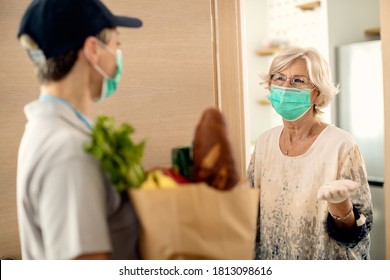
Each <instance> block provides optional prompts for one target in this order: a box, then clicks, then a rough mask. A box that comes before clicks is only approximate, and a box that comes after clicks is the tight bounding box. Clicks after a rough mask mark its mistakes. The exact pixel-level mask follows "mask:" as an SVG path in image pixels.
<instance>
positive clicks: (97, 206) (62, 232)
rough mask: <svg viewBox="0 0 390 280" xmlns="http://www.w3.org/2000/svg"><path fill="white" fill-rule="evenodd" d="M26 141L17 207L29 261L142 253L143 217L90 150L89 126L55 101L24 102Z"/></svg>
mask: <svg viewBox="0 0 390 280" xmlns="http://www.w3.org/2000/svg"><path fill="white" fill-rule="evenodd" d="M25 114H26V116H27V119H28V123H27V125H26V128H25V132H24V135H23V138H22V141H21V144H20V147H19V155H18V173H17V211H18V212H17V213H18V223H19V234H20V242H21V249H22V258H23V259H72V258H75V257H77V256H79V255H83V254H93V253H103V252H109V253H111V258H112V259H136V258H138V250H137V241H138V234H139V233H138V231H139V230H138V229H139V226H138V221H137V219H136V215H135V212H134V209H133V207H132V205H131V204H130V202H129V201H126V200H123V199H121V198H120V196H119V195H118V193H117V192H116V190H115V189H114V188H113V187H112V186H111V185H110V183H109V181H108V180H107V178H106V176H105V174H104V172H103V171H102V169H101V167H100V164H99V162H98V161H96V160H95V159H94V158H93V157H92V156H91V155H89V154H88V153H87V152H85V151H84V147H83V145H84V143H86V142H89V141H90V138H91V135H90V129H89V128H88V127H87V126H86V124H85V123H84V122H83V121H82V120H80V119H79V118H78V117H77V115H76V114H75V112H74V111H73V110H72V108H71V107H69V106H67V105H66V104H64V103H62V102H59V101H56V100H46V101H34V102H32V103H30V104H28V105H27V106H26V107H25Z"/></svg>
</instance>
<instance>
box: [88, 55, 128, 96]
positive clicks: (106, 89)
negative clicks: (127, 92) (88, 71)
mask: <svg viewBox="0 0 390 280" xmlns="http://www.w3.org/2000/svg"><path fill="white" fill-rule="evenodd" d="M110 52H111V51H110ZM113 54H114V55H116V72H115V75H114V76H113V77H109V76H108V75H107V74H106V73H105V72H104V71H103V69H101V68H100V67H99V66H98V65H94V68H95V69H96V71H98V72H99V73H100V74H101V75H102V76H103V77H104V81H103V85H102V92H101V94H100V97H99V98H97V99H96V100H95V101H96V102H98V101H100V100H102V99H106V98H108V97H109V96H111V95H112V94H113V93H114V92H115V91H116V89H117V88H118V85H119V81H120V79H121V76H122V71H123V63H122V52H121V50H119V49H117V50H116V54H115V53H113Z"/></svg>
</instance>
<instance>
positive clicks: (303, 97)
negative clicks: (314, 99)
mask: <svg viewBox="0 0 390 280" xmlns="http://www.w3.org/2000/svg"><path fill="white" fill-rule="evenodd" d="M268 100H269V101H270V102H271V103H272V106H273V107H274V109H275V111H276V112H277V113H278V114H279V115H280V116H281V117H282V118H283V119H285V120H287V121H295V120H298V119H299V118H301V117H302V116H303V115H304V114H305V113H306V112H307V111H309V110H310V108H311V107H312V105H311V104H310V89H308V88H305V89H298V88H285V87H280V86H275V85H271V91H270V94H269V95H268Z"/></svg>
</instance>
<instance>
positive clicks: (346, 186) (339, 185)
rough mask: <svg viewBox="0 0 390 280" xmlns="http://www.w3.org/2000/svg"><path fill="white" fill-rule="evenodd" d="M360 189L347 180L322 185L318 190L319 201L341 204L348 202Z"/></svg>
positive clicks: (354, 183) (357, 185)
mask: <svg viewBox="0 0 390 280" xmlns="http://www.w3.org/2000/svg"><path fill="white" fill-rule="evenodd" d="M358 188H359V184H358V183H356V182H354V181H352V180H347V179H342V180H336V181H332V182H328V183H326V184H324V185H322V186H321V187H320V188H319V189H318V193H317V199H318V200H326V201H328V202H330V203H335V204H336V203H340V202H343V201H345V200H347V199H348V198H349V197H350V195H351V194H352V193H353V192H355V191H356V190H357V189H358Z"/></svg>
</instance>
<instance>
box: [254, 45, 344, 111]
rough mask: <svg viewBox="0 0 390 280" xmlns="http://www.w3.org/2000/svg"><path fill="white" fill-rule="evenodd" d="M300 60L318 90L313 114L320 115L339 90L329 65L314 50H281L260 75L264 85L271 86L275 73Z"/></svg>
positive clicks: (296, 48) (294, 48) (292, 48)
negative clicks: (266, 70) (266, 69)
mask: <svg viewBox="0 0 390 280" xmlns="http://www.w3.org/2000/svg"><path fill="white" fill-rule="evenodd" d="M298 59H301V60H303V61H304V62H305V63H306V68H307V72H308V73H309V79H310V81H311V82H312V84H313V85H314V86H315V87H316V88H317V89H318V91H319V96H318V98H317V102H316V104H315V108H314V109H315V113H316V114H319V113H321V110H320V109H322V108H325V107H326V106H328V105H329V103H330V102H331V101H332V100H333V98H334V97H335V96H336V94H337V93H339V91H340V89H339V86H338V85H335V84H334V83H333V81H332V74H331V71H330V67H329V64H328V63H327V62H326V61H325V59H324V58H323V57H322V56H321V55H320V54H319V52H318V51H317V50H316V49H314V48H299V47H290V48H287V49H284V50H282V51H281V52H279V53H278V54H277V56H276V57H275V58H274V59H273V61H272V63H271V66H270V68H269V71H268V73H267V74H265V75H262V79H263V80H264V82H265V83H267V84H268V87H269V85H270V84H271V76H272V75H273V74H275V73H277V72H281V71H282V70H284V69H285V68H287V67H288V66H289V65H291V63H293V62H295V61H296V60H298Z"/></svg>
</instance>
